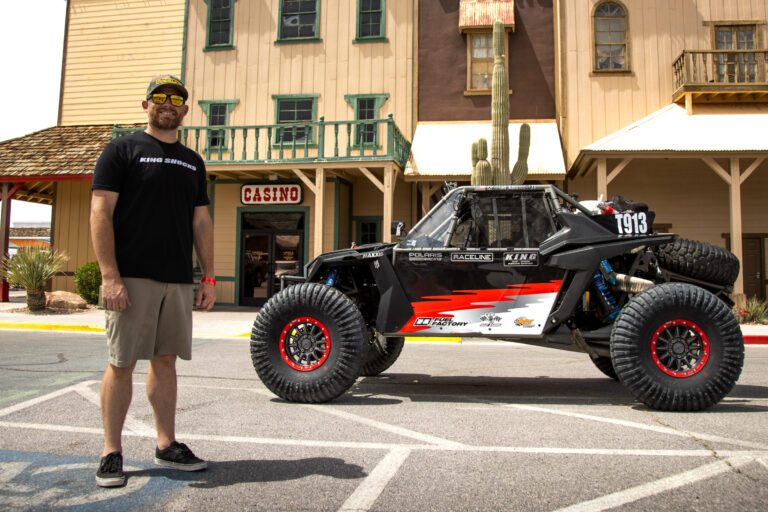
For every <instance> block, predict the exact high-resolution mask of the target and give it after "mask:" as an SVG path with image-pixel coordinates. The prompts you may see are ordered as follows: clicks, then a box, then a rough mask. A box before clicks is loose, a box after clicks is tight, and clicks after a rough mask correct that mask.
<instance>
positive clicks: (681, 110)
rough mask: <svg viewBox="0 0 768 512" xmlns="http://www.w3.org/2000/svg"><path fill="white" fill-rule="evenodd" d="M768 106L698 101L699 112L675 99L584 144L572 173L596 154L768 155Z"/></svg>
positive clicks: (618, 155)
mask: <svg viewBox="0 0 768 512" xmlns="http://www.w3.org/2000/svg"><path fill="white" fill-rule="evenodd" d="M766 127H768V106H765V105H758V104H749V105H698V104H697V105H696V106H695V108H694V114H693V115H688V114H687V113H686V111H685V107H683V106H680V105H677V104H675V103H673V104H671V105H667V106H666V107H664V108H662V109H660V110H657V111H656V112H653V113H652V114H650V115H647V116H645V117H644V118H642V119H639V120H638V121H636V122H634V123H632V124H630V125H628V126H625V127H624V128H622V129H620V130H618V131H615V132H613V133H612V134H610V135H608V136H606V137H603V138H602V139H599V140H597V141H595V142H593V143H592V144H590V145H588V146H586V147H584V148H583V149H582V150H581V152H580V153H579V156H578V158H577V159H576V161H575V162H574V164H573V168H572V169H571V171H570V172H571V173H578V172H579V169H582V168H584V170H586V167H587V166H588V165H589V162H590V161H591V160H593V159H595V158H627V157H634V158H637V157H660V156H665V155H666V156H701V155H702V154H708V155H710V156H714V157H717V155H718V154H722V155H725V154H741V155H745V154H747V155H749V154H765V153H766V152H768V137H766Z"/></svg>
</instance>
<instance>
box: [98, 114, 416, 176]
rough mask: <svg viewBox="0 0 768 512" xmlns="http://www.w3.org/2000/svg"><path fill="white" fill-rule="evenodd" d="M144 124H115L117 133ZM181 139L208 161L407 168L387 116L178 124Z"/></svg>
mask: <svg viewBox="0 0 768 512" xmlns="http://www.w3.org/2000/svg"><path fill="white" fill-rule="evenodd" d="M142 129H143V128H136V127H120V126H118V125H115V127H114V128H113V130H112V136H113V137H118V136H121V135H124V134H126V133H132V132H135V131H138V130H142ZM179 131H180V134H179V140H180V141H181V142H182V143H183V144H184V145H185V146H187V147H189V148H191V149H194V150H195V151H197V152H198V153H200V155H202V156H203V158H204V159H205V161H206V162H207V163H216V164H219V163H233V164H236V163H277V162H343V161H358V160H362V161H371V160H393V161H394V162H396V163H397V164H398V165H400V167H403V168H404V167H405V163H406V162H407V160H408V154H409V153H410V150H411V143H410V142H409V141H408V139H406V137H405V136H404V135H403V133H402V132H401V131H400V129H399V128H398V127H397V125H395V122H394V119H393V118H392V115H391V114H390V115H389V116H387V118H386V119H376V120H370V121H325V119H324V118H322V117H321V118H320V120H319V121H317V122H312V123H290V124H288V123H286V124H270V125H251V126H221V127H216V126H182V127H180V128H179Z"/></svg>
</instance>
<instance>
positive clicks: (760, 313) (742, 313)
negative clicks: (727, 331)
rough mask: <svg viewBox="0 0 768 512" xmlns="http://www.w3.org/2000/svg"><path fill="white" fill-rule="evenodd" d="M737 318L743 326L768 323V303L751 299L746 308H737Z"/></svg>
mask: <svg viewBox="0 0 768 512" xmlns="http://www.w3.org/2000/svg"><path fill="white" fill-rule="evenodd" d="M736 317H737V318H738V319H739V322H740V323H742V324H765V323H768V302H766V301H764V300H760V299H758V298H757V297H750V298H749V299H747V304H746V305H745V307H743V308H736Z"/></svg>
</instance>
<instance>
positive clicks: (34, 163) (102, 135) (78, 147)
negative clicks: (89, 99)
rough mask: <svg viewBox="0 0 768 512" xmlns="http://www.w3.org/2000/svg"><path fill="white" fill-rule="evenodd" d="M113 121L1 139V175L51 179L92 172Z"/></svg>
mask: <svg viewBox="0 0 768 512" xmlns="http://www.w3.org/2000/svg"><path fill="white" fill-rule="evenodd" d="M110 140H112V125H111V124H104V125H83V126H54V127H51V128H46V129H44V130H40V131H37V132H34V133H30V134H28V135H24V136H22V137H18V138H15V139H9V140H5V141H2V142H0V177H2V178H6V179H7V178H9V177H10V178H19V181H29V179H30V178H33V179H34V178H40V179H50V178H51V177H55V176H68V175H90V174H92V173H93V168H94V166H95V165H96V160H97V159H98V158H99V155H100V154H101V151H102V150H103V149H104V146H106V145H107V143H108V142H109V141H110Z"/></svg>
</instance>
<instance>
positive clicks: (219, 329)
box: [0, 291, 258, 338]
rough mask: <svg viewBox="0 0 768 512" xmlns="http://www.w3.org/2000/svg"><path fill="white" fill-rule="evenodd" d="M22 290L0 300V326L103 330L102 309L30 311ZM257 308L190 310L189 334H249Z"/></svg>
mask: <svg viewBox="0 0 768 512" xmlns="http://www.w3.org/2000/svg"><path fill="white" fill-rule="evenodd" d="M25 307H26V302H25V295H24V292H23V291H21V292H18V291H17V292H13V291H12V292H11V301H10V302H0V329H8V330H19V329H24V330H27V329H29V330H37V331H69V332H101V333H103V332H104V310H101V309H91V310H88V311H83V312H76V313H49V312H46V313H30V312H28V311H18V310H19V309H23V308H25ZM257 312H258V309H257V308H246V307H236V306H220V307H215V308H214V310H213V311H194V312H193V313H192V335H193V336H194V337H196V338H250V336H251V327H252V326H253V321H254V320H255V318H256V313H257Z"/></svg>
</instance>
